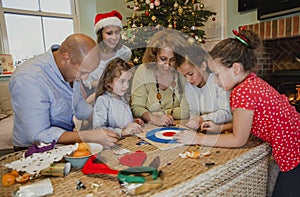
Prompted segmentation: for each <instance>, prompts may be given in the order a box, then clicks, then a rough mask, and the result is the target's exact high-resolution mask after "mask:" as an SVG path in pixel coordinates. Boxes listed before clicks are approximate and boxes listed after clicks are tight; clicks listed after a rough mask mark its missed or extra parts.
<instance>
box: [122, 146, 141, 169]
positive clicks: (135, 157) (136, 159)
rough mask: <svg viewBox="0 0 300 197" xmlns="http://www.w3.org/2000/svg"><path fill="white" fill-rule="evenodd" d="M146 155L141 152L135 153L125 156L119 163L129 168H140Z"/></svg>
mask: <svg viewBox="0 0 300 197" xmlns="http://www.w3.org/2000/svg"><path fill="white" fill-rule="evenodd" d="M146 158H147V155H146V153H144V152H143V151H140V150H138V151H136V152H135V153H131V154H127V155H125V156H123V157H121V158H120V159H119V161H120V163H121V164H123V165H125V166H129V167H139V166H142V165H143V163H144V161H145V160H146Z"/></svg>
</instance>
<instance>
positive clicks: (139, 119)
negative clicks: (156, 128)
mask: <svg viewBox="0 0 300 197" xmlns="http://www.w3.org/2000/svg"><path fill="white" fill-rule="evenodd" d="M134 122H135V123H137V124H139V125H141V126H144V124H145V123H144V121H143V120H142V119H141V118H136V119H135V120H134Z"/></svg>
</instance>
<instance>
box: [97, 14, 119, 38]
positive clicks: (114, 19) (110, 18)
mask: <svg viewBox="0 0 300 197" xmlns="http://www.w3.org/2000/svg"><path fill="white" fill-rule="evenodd" d="M109 25H114V26H119V27H120V28H121V29H122V28H123V25H122V15H121V14H120V13H119V12H118V11H117V10H113V11H111V12H108V13H102V14H97V15H96V17H95V23H94V31H95V33H96V34H97V32H98V31H99V29H102V28H103V27H106V26H109Z"/></svg>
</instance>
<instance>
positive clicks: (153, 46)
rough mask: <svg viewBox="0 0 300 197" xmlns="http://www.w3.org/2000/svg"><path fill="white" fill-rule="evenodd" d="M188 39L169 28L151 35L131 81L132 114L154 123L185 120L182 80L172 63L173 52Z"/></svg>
mask: <svg viewBox="0 0 300 197" xmlns="http://www.w3.org/2000/svg"><path fill="white" fill-rule="evenodd" d="M186 45H187V42H186V41H185V39H184V38H183V37H182V36H181V35H180V34H179V32H177V31H176V30H172V29H169V28H168V29H165V30H162V31H159V32H157V33H156V34H154V35H153V36H152V37H151V38H150V41H149V43H148V45H147V48H146V51H145V53H144V56H143V64H142V65H140V66H139V67H138V68H137V70H136V72H135V74H134V77H133V80H132V89H131V99H132V102H131V110H132V113H133V115H134V116H135V117H140V118H142V119H143V120H144V121H145V122H151V123H152V124H155V125H157V126H169V125H174V119H187V118H188V117H189V107H188V103H187V101H186V99H185V94H184V84H185V79H184V77H183V76H182V75H180V74H179V73H178V72H177V71H176V69H175V68H174V66H175V55H174V52H176V51H177V50H179V48H182V47H185V46H186Z"/></svg>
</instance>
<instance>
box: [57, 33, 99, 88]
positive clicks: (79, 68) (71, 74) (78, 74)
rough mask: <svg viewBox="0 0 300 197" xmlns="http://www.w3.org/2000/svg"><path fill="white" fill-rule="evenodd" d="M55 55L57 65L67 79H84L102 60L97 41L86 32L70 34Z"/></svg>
mask: <svg viewBox="0 0 300 197" xmlns="http://www.w3.org/2000/svg"><path fill="white" fill-rule="evenodd" d="M57 53H58V54H60V55H58V54H57V55H55V59H56V62H57V65H58V67H59V69H60V71H61V73H62V75H63V76H64V78H65V80H66V81H69V82H71V81H74V80H80V79H84V78H86V77H87V76H88V74H89V73H91V72H92V71H94V70H95V69H96V68H97V67H98V65H99V62H100V54H99V49H98V47H97V44H96V42H95V41H94V40H93V39H92V38H91V37H89V36H87V35H84V34H79V33H77V34H72V35H70V36H68V37H67V38H66V39H65V40H64V41H63V43H62V44H61V47H60V48H59V51H57Z"/></svg>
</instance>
